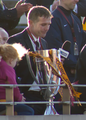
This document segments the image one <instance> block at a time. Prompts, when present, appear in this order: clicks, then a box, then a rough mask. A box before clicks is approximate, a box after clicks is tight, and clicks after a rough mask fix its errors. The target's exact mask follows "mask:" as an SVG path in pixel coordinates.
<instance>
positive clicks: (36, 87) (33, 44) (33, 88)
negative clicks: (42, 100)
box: [28, 34, 40, 91]
mask: <svg viewBox="0 0 86 120" xmlns="http://www.w3.org/2000/svg"><path fill="white" fill-rule="evenodd" d="M28 36H29V35H28ZM32 36H33V38H34V41H37V42H38V43H39V47H40V42H39V38H38V39H37V38H36V37H35V36H34V35H33V34H32ZM29 38H30V36H29ZM30 41H31V44H32V46H33V49H34V51H36V45H35V43H34V42H33V40H32V39H31V38H30ZM36 78H37V79H38V75H37V73H36ZM35 84H37V83H36V82H35V81H34V82H33V85H35ZM30 90H31V91H32V90H33V91H40V87H39V86H32V87H30V88H29V90H28V91H30Z"/></svg>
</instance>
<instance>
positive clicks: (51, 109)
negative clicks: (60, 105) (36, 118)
mask: <svg viewBox="0 0 86 120" xmlns="http://www.w3.org/2000/svg"><path fill="white" fill-rule="evenodd" d="M44 115H59V114H58V113H57V112H56V110H55V108H54V106H51V105H49V106H47V108H46V110H45V112H44Z"/></svg>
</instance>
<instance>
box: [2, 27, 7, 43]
mask: <svg viewBox="0 0 86 120" xmlns="http://www.w3.org/2000/svg"><path fill="white" fill-rule="evenodd" d="M8 39H9V35H8V33H7V31H6V30H4V29H3V28H1V27H0V44H5V43H6V42H7V40H8Z"/></svg>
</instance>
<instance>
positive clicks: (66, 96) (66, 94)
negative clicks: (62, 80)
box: [62, 86, 71, 114]
mask: <svg viewBox="0 0 86 120" xmlns="http://www.w3.org/2000/svg"><path fill="white" fill-rule="evenodd" d="M62 101H63V102H65V101H70V94H69V90H68V88H67V86H65V87H63V100H62ZM70 108H71V106H70V104H66V103H63V114H70Z"/></svg>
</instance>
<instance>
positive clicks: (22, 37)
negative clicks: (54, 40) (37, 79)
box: [8, 29, 47, 94]
mask: <svg viewBox="0 0 86 120" xmlns="http://www.w3.org/2000/svg"><path fill="white" fill-rule="evenodd" d="M15 42H16V43H21V44H22V45H23V46H24V47H25V48H26V49H29V48H30V51H33V47H32V44H31V41H30V39H29V36H28V34H27V31H26V29H25V30H23V31H22V32H20V33H18V34H16V35H13V36H11V37H10V38H9V40H8V43H15ZM41 43H42V46H43V49H46V48H47V43H46V41H45V40H44V39H41ZM31 65H32V68H33V71H34V74H35V73H36V71H35V70H36V69H35V64H34V62H33V59H32V58H31ZM15 71H16V74H17V76H18V77H20V78H21V83H23V84H32V83H33V81H34V79H33V77H32V76H31V74H30V72H29V69H28V65H27V60H26V56H25V57H23V59H22V60H21V61H20V62H19V65H18V66H16V67H15ZM22 90H23V91H22V92H24V93H25V94H26V92H27V91H28V88H24V89H22Z"/></svg>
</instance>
